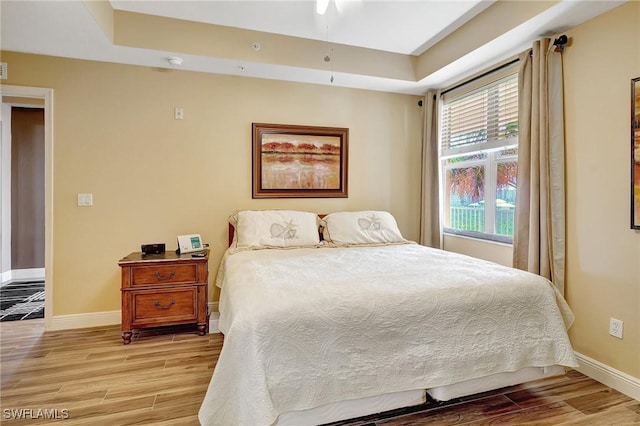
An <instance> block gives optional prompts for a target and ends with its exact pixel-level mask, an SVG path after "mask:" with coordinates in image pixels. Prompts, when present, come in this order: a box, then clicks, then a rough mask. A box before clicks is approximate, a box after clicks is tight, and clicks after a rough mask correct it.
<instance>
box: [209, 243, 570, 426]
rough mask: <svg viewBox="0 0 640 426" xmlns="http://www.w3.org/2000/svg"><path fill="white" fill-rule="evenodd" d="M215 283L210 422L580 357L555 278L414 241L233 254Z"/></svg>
mask: <svg viewBox="0 0 640 426" xmlns="http://www.w3.org/2000/svg"><path fill="white" fill-rule="evenodd" d="M217 284H218V285H219V286H221V287H222V293H221V299H220V329H221V330H222V332H223V333H224V335H225V339H224V346H223V348H222V352H221V354H220V358H219V360H218V364H217V366H216V368H215V371H214V373H213V377H212V379H211V383H210V385H209V389H208V391H207V394H206V396H205V399H204V401H203V404H202V407H201V409H200V413H199V419H200V422H201V423H202V424H203V425H225V426H229V425H250V426H258V425H270V424H272V423H273V422H274V421H275V420H276V418H277V417H278V415H279V413H282V412H286V411H291V410H302V409H307V408H311V407H315V406H318V405H321V404H326V403H329V402H334V401H339V400H344V399H354V398H362V397H367V396H372V395H378V394H384V393H389V392H397V391H404V390H410V389H421V388H425V389H426V388H430V387H434V386H441V385H447V384H451V383H456V382H459V381H462V380H467V379H471V378H477V377H483V376H486V375H489V374H493V373H498V372H506V371H515V370H518V369H520V368H523V367H529V366H538V367H540V366H548V365H553V364H559V365H564V366H571V367H575V366H577V363H576V360H575V358H574V355H573V350H572V347H571V344H570V342H569V339H568V337H567V333H566V328H568V327H569V326H570V325H571V322H572V321H573V314H572V313H571V311H570V309H569V307H568V305H567V304H566V303H565V301H564V299H563V298H562V296H561V295H560V294H559V293H558V292H557V291H556V290H555V288H554V287H553V285H551V283H549V282H548V281H547V280H545V279H543V278H541V277H539V276H537V275H533V274H529V273H527V272H523V271H520V270H516V269H512V268H506V267H503V266H500V265H497V264H493V263H489V262H485V261H481V260H478V259H474V258H470V257H466V256H462V255H458V254H454V253H449V252H444V251H441V250H436V249H431V248H427V247H424V246H421V245H418V244H402V245H389V246H380V247H359V248H355V247H350V248H304V249H290V250H273V249H271V250H255V251H244V252H238V253H235V254H232V255H229V256H226V257H225V259H224V260H223V262H222V264H221V267H220V271H219V274H218V277H217Z"/></svg>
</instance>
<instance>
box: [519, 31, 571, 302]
mask: <svg viewBox="0 0 640 426" xmlns="http://www.w3.org/2000/svg"><path fill="white" fill-rule="evenodd" d="M553 48H554V46H553V45H551V41H550V39H542V40H538V41H536V42H535V43H534V45H533V48H532V51H531V53H530V52H525V53H523V54H521V55H520V71H519V73H520V74H519V83H518V84H519V93H518V96H519V101H518V102H519V110H520V111H519V118H518V121H519V143H518V178H517V179H518V181H517V182H518V197H517V200H516V212H515V215H516V218H515V229H514V235H513V266H514V267H516V268H519V269H523V270H526V271H530V272H533V273H536V274H539V275H542V276H544V277H546V278H548V279H550V280H551V281H552V282H553V284H554V285H555V286H556V287H557V288H558V290H559V291H560V292H561V293H562V294H563V295H564V280H565V195H564V187H565V185H564V124H563V123H564V113H563V111H564V106H563V86H562V53H561V52H555V51H554V49H553Z"/></svg>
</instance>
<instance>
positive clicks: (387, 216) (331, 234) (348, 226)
mask: <svg viewBox="0 0 640 426" xmlns="http://www.w3.org/2000/svg"><path fill="white" fill-rule="evenodd" d="M321 225H322V226H323V230H322V235H323V237H324V239H325V241H327V242H332V243H334V244H339V245H354V244H388V243H406V242H407V240H405V239H404V238H402V234H401V233H400V230H399V229H398V224H397V223H396V220H395V218H394V217H393V216H392V215H391V213H389V212H385V211H358V212H338V213H331V214H329V215H326V216H325V217H324V218H323V219H322V221H321Z"/></svg>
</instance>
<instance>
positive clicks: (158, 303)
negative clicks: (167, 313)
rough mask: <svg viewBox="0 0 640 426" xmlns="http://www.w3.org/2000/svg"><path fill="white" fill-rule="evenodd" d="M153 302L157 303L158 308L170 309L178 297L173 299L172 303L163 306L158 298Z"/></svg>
mask: <svg viewBox="0 0 640 426" xmlns="http://www.w3.org/2000/svg"><path fill="white" fill-rule="evenodd" d="M153 304H154V305H156V308H158V309H169V308H170V307H171V306H172V305H175V304H176V299H171V303H169V304H168V305H166V306H162V305H161V304H160V302H158V301H157V300H156V301H154V302H153Z"/></svg>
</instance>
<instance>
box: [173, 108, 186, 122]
mask: <svg viewBox="0 0 640 426" xmlns="http://www.w3.org/2000/svg"><path fill="white" fill-rule="evenodd" d="M174 118H175V119H176V120H184V110H183V109H182V108H176V109H175V112H174Z"/></svg>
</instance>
